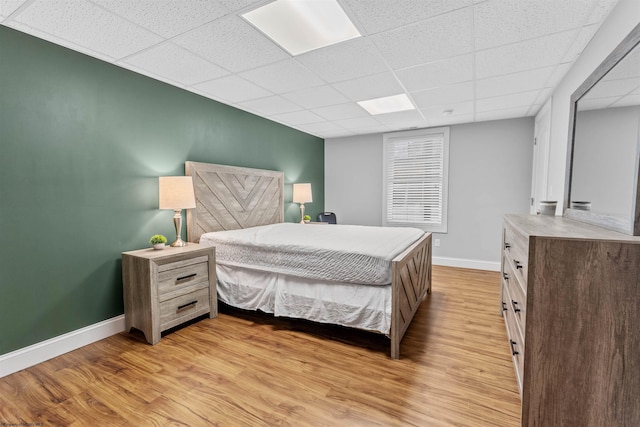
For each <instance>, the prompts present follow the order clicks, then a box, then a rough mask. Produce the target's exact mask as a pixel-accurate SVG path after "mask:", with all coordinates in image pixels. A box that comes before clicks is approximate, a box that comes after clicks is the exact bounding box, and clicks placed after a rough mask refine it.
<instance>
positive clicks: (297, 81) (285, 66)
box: [240, 59, 324, 94]
mask: <svg viewBox="0 0 640 427" xmlns="http://www.w3.org/2000/svg"><path fill="white" fill-rule="evenodd" d="M240 75H241V76H242V77H243V78H245V79H247V80H249V81H251V82H253V83H255V84H257V85H260V86H262V87H264V88H266V89H269V90H270V91H272V92H273V93H278V94H281V93H285V92H290V91H295V90H299V89H302V88H308V87H314V86H320V85H322V84H323V83H324V82H323V81H322V79H320V78H319V77H318V76H316V75H315V74H313V73H312V72H311V71H309V70H307V69H306V68H305V67H304V66H302V65H300V64H299V63H298V62H296V60H294V59H287V60H285V61H281V62H277V63H275V64H269V65H265V66H263V67H260V68H256V69H254V70H250V71H246V72H244V73H241V74H240Z"/></svg>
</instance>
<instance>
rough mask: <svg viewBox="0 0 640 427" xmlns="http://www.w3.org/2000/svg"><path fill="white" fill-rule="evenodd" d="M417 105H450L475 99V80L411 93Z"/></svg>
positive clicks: (424, 106) (425, 106) (423, 106)
mask: <svg viewBox="0 0 640 427" xmlns="http://www.w3.org/2000/svg"><path fill="white" fill-rule="evenodd" d="M411 97H412V98H413V100H414V102H415V103H416V105H417V106H418V107H420V108H429V107H432V106H435V105H450V104H457V103H460V102H464V101H471V100H473V82H465V83H458V84H455V85H450V86H443V87H438V88H435V89H427V90H422V91H420V92H413V93H411Z"/></svg>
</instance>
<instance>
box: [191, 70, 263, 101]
mask: <svg viewBox="0 0 640 427" xmlns="http://www.w3.org/2000/svg"><path fill="white" fill-rule="evenodd" d="M193 87H194V88H195V89H198V90H201V91H202V92H205V93H208V94H211V95H214V96H215V97H216V99H224V100H226V101H230V102H243V101H248V100H250V99H255V98H264V97H267V96H270V95H272V93H271V92H269V91H267V90H265V89H263V88H261V87H259V86H256V85H254V84H253V83H251V82H248V81H246V80H244V79H242V78H240V77H238V76H226V77H222V78H220V79H216V80H210V81H208V82H204V83H200V84H198V85H195V86H193Z"/></svg>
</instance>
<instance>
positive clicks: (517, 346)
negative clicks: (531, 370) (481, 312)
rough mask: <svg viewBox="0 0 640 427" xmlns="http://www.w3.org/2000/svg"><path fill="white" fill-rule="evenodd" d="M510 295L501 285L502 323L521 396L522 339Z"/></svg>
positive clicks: (522, 369) (523, 349) (522, 368)
mask: <svg viewBox="0 0 640 427" xmlns="http://www.w3.org/2000/svg"><path fill="white" fill-rule="evenodd" d="M510 298H511V295H509V289H508V288H507V287H506V286H505V285H503V287H502V307H503V317H504V323H505V325H506V327H507V335H508V338H509V350H510V352H511V357H512V359H513V366H514V369H515V372H516V377H517V380H518V387H519V389H520V394H522V377H523V374H524V351H525V348H524V339H523V337H522V336H521V335H520V331H519V329H518V323H517V320H516V318H515V313H514V311H513V307H512V306H511V304H510V303H509V301H510Z"/></svg>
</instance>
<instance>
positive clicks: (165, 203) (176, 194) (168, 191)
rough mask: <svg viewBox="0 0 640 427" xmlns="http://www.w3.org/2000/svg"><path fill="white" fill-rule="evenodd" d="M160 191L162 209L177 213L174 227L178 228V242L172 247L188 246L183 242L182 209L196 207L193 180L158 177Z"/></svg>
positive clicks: (189, 178)
mask: <svg viewBox="0 0 640 427" xmlns="http://www.w3.org/2000/svg"><path fill="white" fill-rule="evenodd" d="M158 190H159V191H158V193H159V194H158V195H159V197H158V202H159V203H158V204H159V206H160V209H173V211H174V212H175V214H174V215H173V225H174V226H175V227H176V241H175V242H173V243H172V244H171V246H174V247H176V246H177V247H181V246H187V243H186V242H185V241H184V240H182V209H193V208H195V207H196V197H195V194H194V192H193V179H192V178H191V177H190V176H161V177H158Z"/></svg>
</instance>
